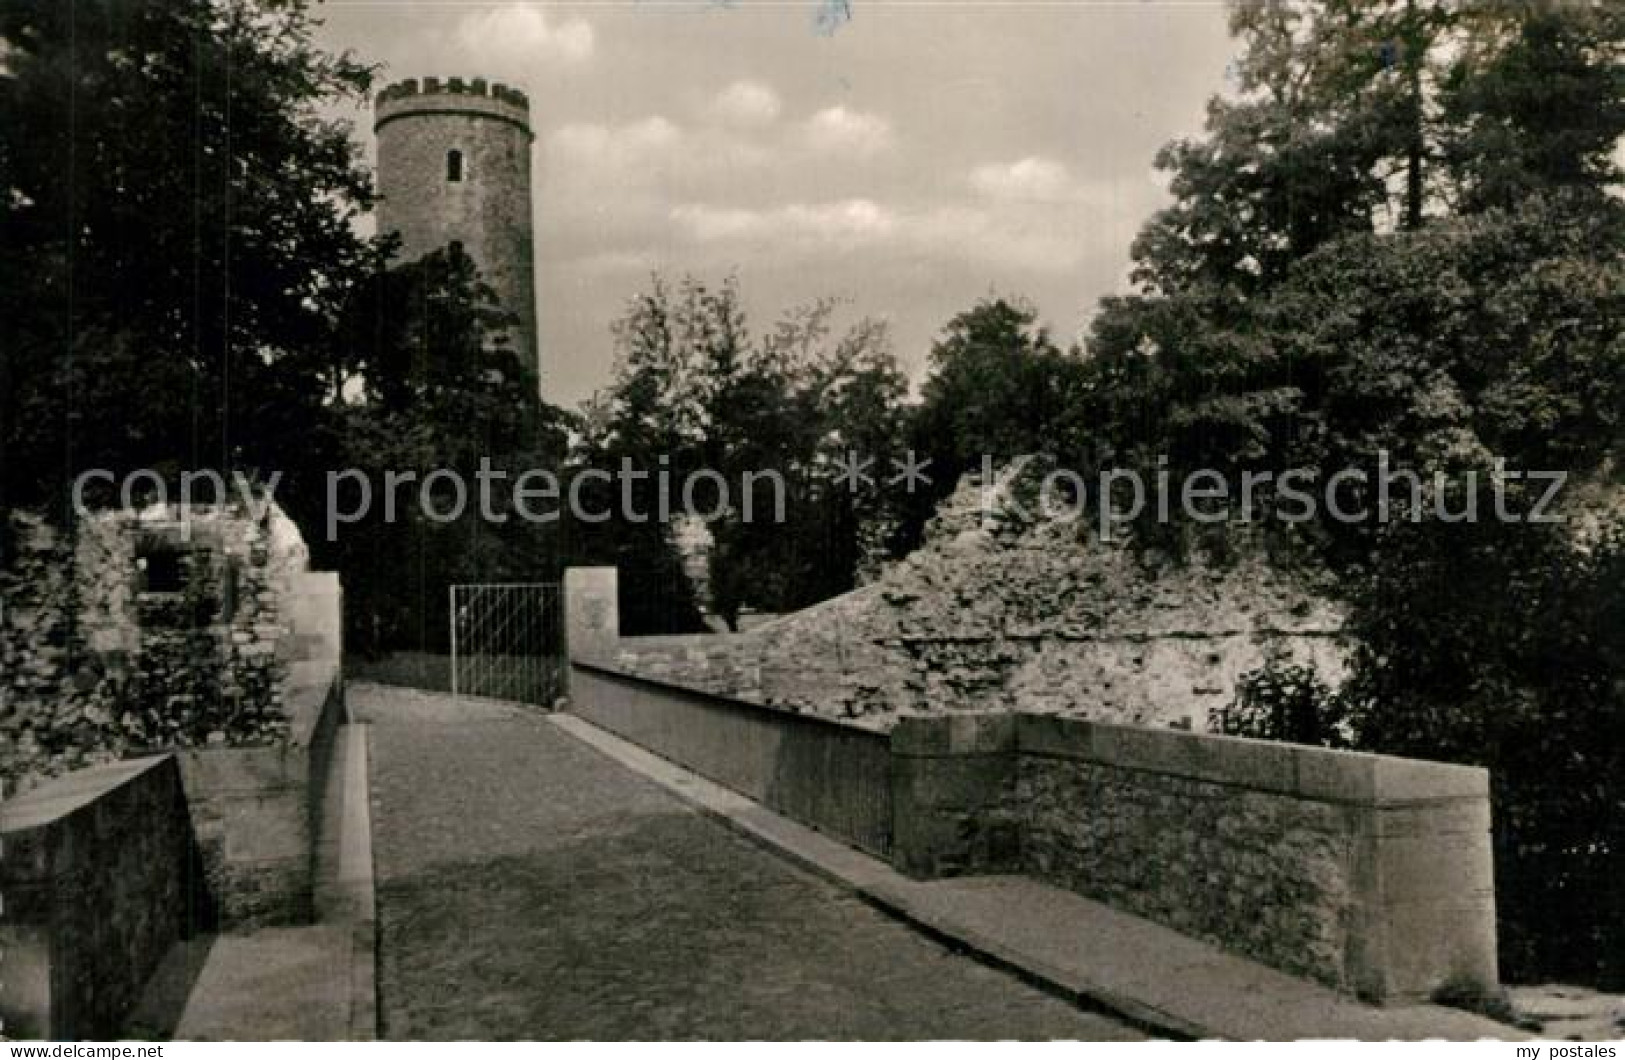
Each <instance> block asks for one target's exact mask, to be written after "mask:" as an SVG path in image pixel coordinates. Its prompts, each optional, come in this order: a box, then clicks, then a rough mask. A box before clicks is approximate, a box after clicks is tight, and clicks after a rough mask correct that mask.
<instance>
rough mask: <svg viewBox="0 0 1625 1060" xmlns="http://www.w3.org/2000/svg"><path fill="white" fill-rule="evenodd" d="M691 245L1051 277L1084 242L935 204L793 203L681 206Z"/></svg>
mask: <svg viewBox="0 0 1625 1060" xmlns="http://www.w3.org/2000/svg"><path fill="white" fill-rule="evenodd" d="M670 219H671V221H672V223H673V224H674V225H675V226H676V227H677V229H678V230H679V231H680V232H681V233H682V234H683V235H685V236H687V237H688V238H689V239H691V240H693V241H694V242H695V243H699V244H705V245H727V246H728V247H729V248H731V249H734V250H759V251H762V252H769V253H771V254H772V255H773V256H774V257H775V258H779V259H783V258H805V257H810V256H817V255H820V254H824V253H827V252H830V251H837V252H847V251H854V250H861V251H864V252H866V253H872V254H874V255H875V257H874V259H873V260H875V261H882V260H895V257H896V256H897V255H902V256H904V257H910V258H918V259H929V260H933V261H940V262H954V263H958V264H960V265H965V264H968V263H971V262H977V263H981V264H983V265H991V266H994V267H996V268H999V269H1001V270H1002V269H1010V270H1019V271H1027V272H1041V273H1055V272H1062V271H1065V270H1067V269H1071V268H1075V267H1076V266H1077V264H1078V262H1079V261H1080V260H1081V259H1082V258H1083V256H1084V253H1085V251H1086V249H1087V246H1088V244H1087V241H1086V240H1085V239H1084V237H1083V235H1082V233H1080V232H1079V231H1077V230H1076V229H1075V228H1074V227H1073V226H1067V225H1060V226H1057V225H1056V224H1054V223H1053V218H1044V219H1038V220H1034V219H1032V218H1028V217H1026V216H1023V215H1018V214H1017V213H1013V212H1012V211H1010V210H1001V209H997V208H994V209H989V208H983V207H965V206H939V207H932V208H924V209H898V208H895V207H892V206H887V205H884V204H881V203H877V202H874V201H873V200H871V199H863V198H854V199H841V200H836V201H833V202H792V203H788V204H785V205H783V206H776V207H772V208H769V209H763V210H752V209H742V208H736V207H721V206H711V205H706V204H699V203H686V204H683V205H680V206H676V207H674V208H673V209H672V210H671V214H670Z"/></svg>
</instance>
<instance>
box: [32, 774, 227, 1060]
mask: <svg viewBox="0 0 1625 1060" xmlns="http://www.w3.org/2000/svg"><path fill="white" fill-rule="evenodd" d="M0 838H3V841H4V844H5V856H4V860H3V861H0V893H3V895H4V898H5V916H4V919H3V920H0V949H3V951H4V962H5V964H4V974H3V975H0V1017H3V1018H4V1021H5V1033H6V1036H7V1037H9V1038H13V1039H16V1038H53V1039H57V1040H62V1039H86V1038H90V1039H103V1040H105V1039H110V1038H113V1037H115V1036H117V1034H118V1033H119V1032H120V1030H121V1029H122V1027H121V1024H122V1021H123V1019H124V1017H125V1015H126V1014H127V1013H128V1012H129V1011H130V1009H131V1008H132V1007H133V1006H134V1005H135V1003H136V1001H137V1000H138V999H139V997H140V994H141V990H142V988H143V987H144V986H145V985H146V982H147V979H148V977H149V976H150V975H151V974H152V972H153V970H154V969H155V968H156V967H157V966H158V963H159V961H160V960H161V959H162V958H163V956H164V954H165V953H166V952H168V950H169V948H170V947H171V946H172V945H173V944H174V943H175V941H176V940H177V939H179V938H181V937H182V936H183V935H185V934H188V933H189V932H190V931H191V930H192V929H193V928H194V927H197V926H199V925H200V924H201V923H203V922H204V921H206V919H207V909H206V904H205V903H204V901H203V900H202V898H201V896H200V894H199V884H200V883H201V880H200V878H199V876H200V873H199V871H198V868H197V859H196V852H195V850H194V848H193V845H192V837H191V832H190V829H189V828H188V826H187V815H186V803H185V799H184V796H183V794H182V788H181V780H180V772H179V770H178V769H177V767H176V761H175V758H174V757H173V756H171V755H163V756H159V757H155V758H143V759H138V760H134V761H127V762H118V763H114V764H111V765H105V766H97V767H93V768H90V769H82V770H79V771H77V772H74V773H70V774H67V775H65V776H62V777H59V778H56V779H55V780H52V781H49V782H47V783H45V784H44V785H42V786H40V787H38V788H36V789H34V790H33V791H31V792H29V793H28V794H27V795H25V796H23V797H22V798H18V799H12V800H8V801H7V802H5V803H3V804H0Z"/></svg>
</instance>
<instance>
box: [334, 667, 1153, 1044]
mask: <svg viewBox="0 0 1625 1060" xmlns="http://www.w3.org/2000/svg"><path fill="white" fill-rule="evenodd" d="M349 702H350V706H351V709H352V710H353V711H355V712H356V713H357V714H358V715H359V716H360V717H361V718H362V719H364V720H367V721H371V722H373V723H374V728H373V730H372V733H373V736H372V786H373V801H374V819H373V830H374V844H375V846H374V849H375V855H376V861H377V893H378V930H379V954H380V960H379V966H378V975H379V1002H380V1014H381V1018H382V1025H383V1026H382V1029H383V1036H384V1037H387V1038H394V1039H448V1038H449V1039H455V1038H497V1039H510V1038H563V1039H580V1038H596V1039H609V1040H617V1039H666V1038H676V1039H735V1038H743V1039H779V1040H786V1039H788V1040H798V1039H853V1038H874V1039H904V1040H912V1039H1009V1038H1038V1039H1050V1038H1074V1039H1085V1040H1118V1039H1127V1038H1133V1037H1137V1035H1136V1034H1135V1033H1134V1032H1133V1031H1132V1030H1131V1029H1129V1028H1127V1027H1124V1026H1123V1025H1121V1024H1119V1023H1117V1022H1115V1021H1113V1020H1111V1019H1108V1018H1106V1017H1103V1016H1098V1015H1094V1014H1091V1013H1087V1012H1083V1011H1081V1010H1079V1009H1078V1008H1076V1007H1074V1006H1072V1005H1070V1004H1068V1003H1066V1002H1064V1001H1061V1000H1058V999H1056V998H1053V997H1051V996H1049V995H1047V994H1044V993H1042V992H1040V991H1038V990H1035V989H1033V988H1031V987H1029V986H1027V985H1025V984H1024V983H1022V982H1020V981H1019V980H1017V979H1015V978H1013V977H1011V976H1008V975H1005V974H1003V973H1001V972H997V971H994V970H992V969H989V968H986V967H984V966H982V965H980V964H978V963H976V962H975V961H973V960H971V959H969V958H967V957H963V956H958V955H955V954H953V953H951V952H949V951H948V950H946V949H945V948H943V947H942V946H939V945H937V944H936V943H934V942H932V941H930V940H928V939H927V938H926V937H925V936H923V935H920V934H918V933H917V932H915V931H913V930H911V929H910V928H908V927H905V926H904V925H902V924H900V923H898V922H896V921H894V920H892V919H890V918H889V917H887V916H886V915H885V914H883V913H880V912H878V911H876V910H875V909H873V908H871V907H870V906H868V905H866V904H864V903H863V902H862V901H860V900H858V899H857V898H855V897H853V896H851V895H850V894H849V893H847V892H846V891H843V890H841V889H840V888H838V887H836V886H835V885H833V884H830V883H827V882H825V881H823V880H821V879H819V878H817V877H814V876H811V875H809V874H807V873H805V872H803V871H801V870H800V869H798V868H796V867H794V866H792V865H790V864H789V863H788V862H785V861H783V860H782V859H780V858H778V857H776V856H774V855H773V854H770V853H768V852H766V851H764V850H763V849H761V848H760V847H757V846H755V845H753V844H751V843H749V842H747V841H746V840H744V839H742V838H740V837H738V836H737V835H735V834H734V833H733V832H731V831H729V830H728V829H726V828H724V827H723V826H722V825H720V824H718V823H716V822H714V821H712V820H710V819H709V818H706V817H703V816H701V815H700V814H699V813H697V812H696V811H694V810H693V809H692V808H691V807H689V806H688V805H687V804H686V803H684V802H682V801H681V800H679V799H677V798H676V797H675V796H673V795H671V794H670V793H669V792H667V791H665V790H664V789H663V788H660V787H658V786H657V785H655V784H653V783H652V782H650V781H648V780H646V779H644V778H643V777H640V776H638V775H636V774H634V773H632V772H631V771H630V770H627V769H626V768H624V767H622V766H620V765H618V764H617V763H615V762H612V761H610V760H609V759H607V758H604V757H603V756H601V755H600V754H599V753H598V752H596V751H594V750H592V749H591V748H588V747H587V746H585V745H584V744H582V743H580V742H579V741H577V740H575V739H574V738H572V737H570V736H569V735H567V734H565V733H563V732H562V731H560V730H559V729H557V728H555V727H554V726H552V725H549V724H548V723H547V722H546V721H544V720H543V719H541V718H539V717H536V716H534V715H531V714H527V713H525V712H523V711H521V710H518V709H514V708H508V707H504V706H500V705H496V704H491V703H483V702H479V701H474V700H457V699H452V698H451V697H448V696H440V695H433V694H428V693H421V692H414V691H410V690H401V689H386V688H383V687H381V686H369V685H361V686H351V689H350V692H349Z"/></svg>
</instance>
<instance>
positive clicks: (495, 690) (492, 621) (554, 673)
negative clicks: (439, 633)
mask: <svg viewBox="0 0 1625 1060" xmlns="http://www.w3.org/2000/svg"><path fill="white" fill-rule="evenodd" d="M561 599H562V595H561V593H560V589H559V586H558V585H557V584H554V583H545V584H544V583H533V584H507V585H453V586H452V587H451V691H452V694H453V695H459V696H485V697H488V698H491V699H507V700H513V701H515V702H519V703H536V704H539V705H541V706H552V705H553V702H554V701H555V700H556V699H558V697H559V696H561V695H563V694H564V666H565V660H564V623H563V620H562V616H561V613H560V601H561Z"/></svg>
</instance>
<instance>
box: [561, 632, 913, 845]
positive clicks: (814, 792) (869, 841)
mask: <svg viewBox="0 0 1625 1060" xmlns="http://www.w3.org/2000/svg"><path fill="white" fill-rule="evenodd" d="M571 684H572V692H571V712H572V713H574V714H577V715H579V716H581V717H583V718H585V719H586V720H588V721H590V722H592V723H593V724H595V725H597V726H599V727H600V728H603V729H607V730H609V731H610V732H613V733H615V734H616V735H618V736H621V737H624V738H625V739H628V740H631V741H632V742H633V743H636V744H638V745H640V746H642V747H645V748H648V749H649V750H651V751H653V752H655V753H656V754H658V755H661V756H662V757H664V758H669V759H671V760H672V761H674V762H676V763H678V764H679V765H682V766H684V767H685V768H688V769H691V770H693V771H694V772H696V773H698V774H700V775H701V776H703V777H705V778H707V779H709V780H713V781H715V782H717V783H718V784H721V785H723V786H724V787H728V788H731V789H733V790H734V791H737V792H739V793H740V794H742V795H746V796H749V797H750V798H752V799H755V800H756V801H758V802H760V803H762V804H763V805H765V806H767V807H769V808H770V809H773V810H775V811H777V812H779V813H782V814H784V815H785V816H786V817H789V818H791V819H793V820H796V821H800V822H801V823H802V824H806V825H810V826H811V827H813V828H816V829H818V830H819V831H821V832H825V833H828V834H829V835H833V836H837V837H839V838H840V839H843V840H845V841H846V842H848V843H851V844H852V845H853V846H855V847H858V848H859V849H861V850H866V851H868V852H870V853H872V854H879V855H881V856H886V855H888V854H889V853H890V851H891V845H892V844H891V827H892V808H891V780H890V777H891V751H890V747H889V742H888V740H887V738H886V737H885V736H884V735H881V734H879V733H872V732H866V731H864V730H861V729H856V728H853V727H850V726H844V725H839V724H836V723H834V722H830V721H827V720H825V719H823V718H817V717H808V716H804V715H798V714H792V713H790V712H788V711H780V710H773V709H771V708H767V707H762V706H758V705H756V704H752V703H745V702H741V701H739V700H732V699H727V698H724V697H722V696H716V695H711V694H709V693H704V692H695V691H691V690H687V689H682V688H677V687H674V686H671V685H663V684H661V683H659V682H655V681H650V680H647V679H645V678H640V677H634V676H631V675H628V674H621V673H616V672H614V671H611V670H607V669H603V668H600V667H597V666H593V665H591V664H585V663H581V662H577V663H576V665H575V666H574V667H573V674H572V677H571Z"/></svg>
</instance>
